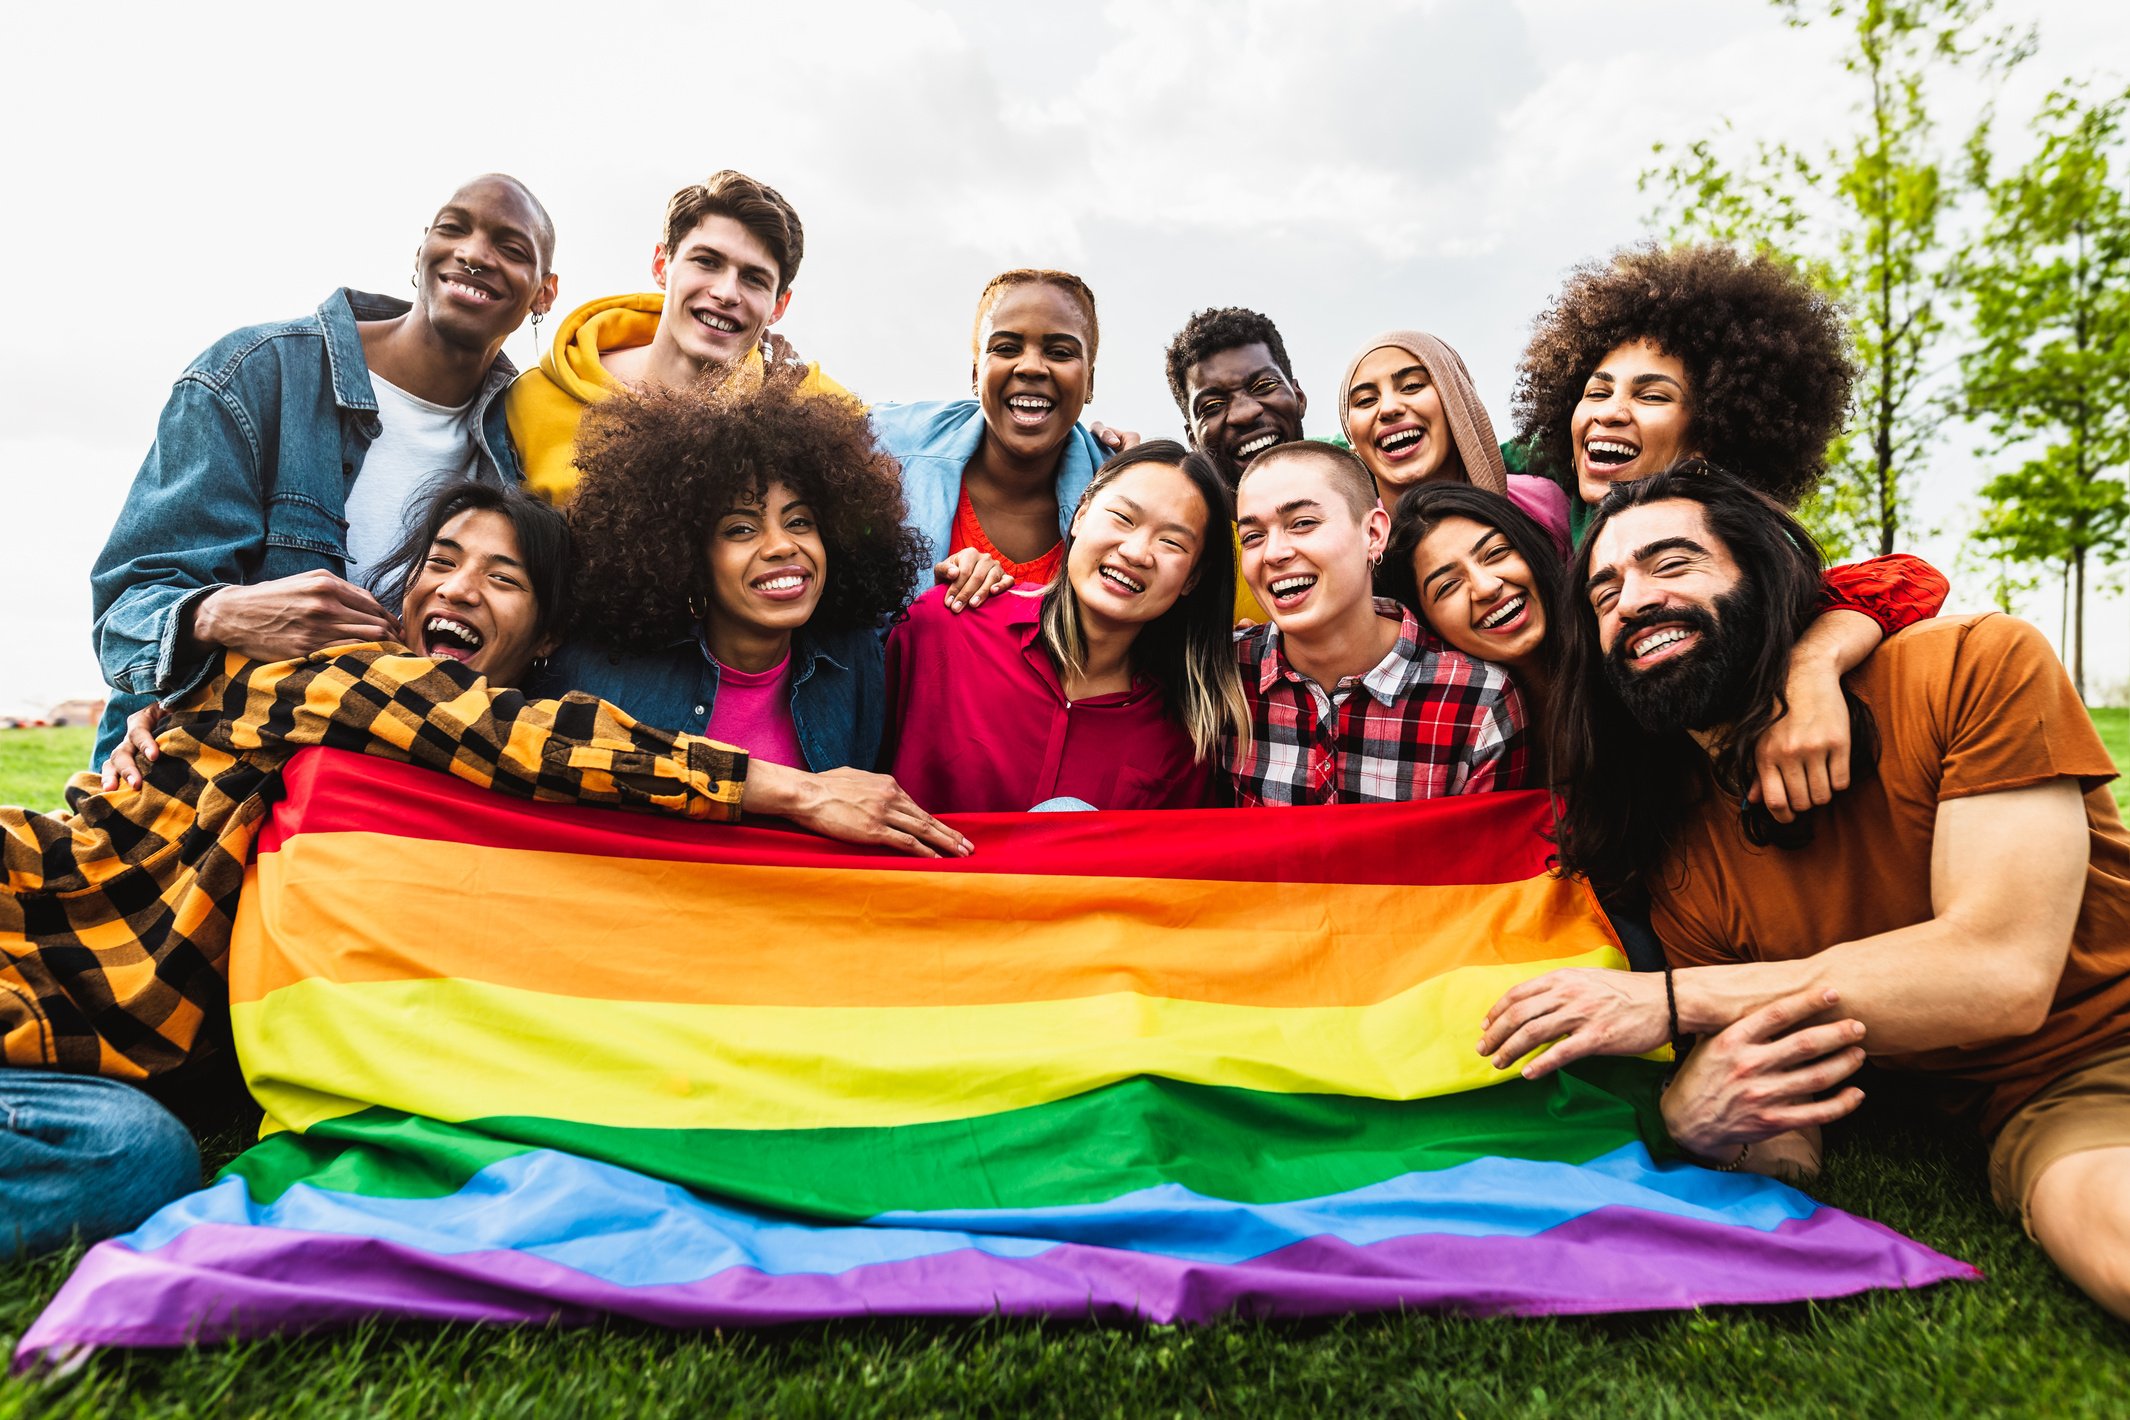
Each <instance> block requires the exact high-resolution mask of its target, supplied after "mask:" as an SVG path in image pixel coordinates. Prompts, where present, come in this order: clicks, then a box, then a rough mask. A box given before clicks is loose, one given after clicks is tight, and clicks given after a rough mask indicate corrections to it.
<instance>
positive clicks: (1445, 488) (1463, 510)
mask: <svg viewBox="0 0 2130 1420" xmlns="http://www.w3.org/2000/svg"><path fill="white" fill-rule="evenodd" d="M1260 457H1262V455H1260ZM1446 518H1469V519H1471V520H1472V521H1473V522H1475V523H1478V524H1480V525H1481V526H1482V527H1489V528H1492V529H1494V531H1496V532H1498V533H1500V534H1501V536H1502V538H1503V540H1504V541H1506V542H1507V543H1508V544H1509V548H1510V550H1511V551H1513V552H1514V553H1515V554H1516V555H1517V556H1518V557H1521V558H1522V559H1523V560H1524V565H1525V566H1526V567H1529V568H1530V569H1531V595H1533V596H1535V597H1537V598H1538V606H1539V610H1540V612H1541V613H1542V614H1543V615H1544V617H1545V627H1546V634H1545V639H1544V640H1543V641H1541V642H1540V643H1539V659H1540V663H1541V665H1542V666H1543V668H1544V669H1543V672H1542V677H1541V678H1542V679H1543V680H1544V682H1545V683H1546V684H1547V685H1549V686H1551V685H1553V684H1555V683H1556V680H1557V678H1556V677H1555V676H1554V674H1553V672H1554V670H1555V669H1556V668H1557V667H1558V665H1559V661H1560V644H1561V643H1560V637H1559V635H1558V633H1557V630H1556V628H1558V627H1559V626H1560V624H1561V620H1562V617H1563V608H1564V606H1565V605H1566V603H1567V599H1566V598H1565V597H1563V596H1562V595H1561V584H1560V578H1561V556H1560V553H1559V552H1557V551H1555V550H1554V547H1553V539H1552V537H1551V536H1550V535H1549V534H1548V533H1547V532H1546V530H1545V529H1544V528H1542V527H1540V526H1539V525H1538V521H1537V520H1536V519H1535V518H1533V517H1532V516H1531V515H1530V514H1529V513H1526V512H1525V511H1524V510H1523V509H1521V508H1519V507H1517V506H1516V505H1515V504H1514V503H1512V502H1510V501H1509V500H1508V499H1507V498H1506V497H1504V496H1502V495H1501V494H1499V493H1496V492H1494V491H1493V490H1491V489H1487V488H1475V487H1473V486H1472V485H1471V484H1469V483H1452V482H1448V481H1443V482H1439V483H1416V484H1414V485H1413V486H1412V487H1410V488H1408V489H1406V490H1405V492H1404V493H1402V494H1400V495H1399V497H1398V506H1397V507H1396V508H1395V509H1393V510H1392V511H1391V515H1390V538H1389V540H1388V541H1387V542H1385V543H1384V545H1383V565H1382V566H1381V567H1380V568H1379V569H1377V572H1376V591H1377V592H1378V593H1379V594H1381V595H1383V596H1386V597H1391V598H1394V599H1395V600H1397V601H1400V602H1403V603H1404V604H1405V605H1406V606H1408V607H1410V608H1412V612H1413V615H1415V616H1417V617H1419V618H1420V620H1421V621H1422V622H1424V623H1427V624H1428V625H1430V626H1432V625H1433V623H1432V622H1431V621H1430V620H1429V618H1428V614H1427V608H1426V607H1424V606H1422V605H1421V604H1420V581H1419V578H1418V577H1416V576H1414V575H1413V554H1414V553H1415V552H1418V551H1419V550H1420V544H1421V543H1422V542H1424V541H1426V539H1427V535H1428V534H1429V533H1431V532H1433V531H1434V530H1435V528H1436V526H1437V525H1438V524H1440V523H1441V522H1442V521H1443V520H1444V519H1446ZM1436 634H1437V635H1440V634H1441V633H1440V632H1439V630H1438V631H1437V633H1436ZM1526 688H1527V689H1528V687H1526Z"/></svg>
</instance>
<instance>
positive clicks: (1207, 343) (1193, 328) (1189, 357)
mask: <svg viewBox="0 0 2130 1420" xmlns="http://www.w3.org/2000/svg"><path fill="white" fill-rule="evenodd" d="M1245 345H1263V346H1264V347H1265V348H1266V349H1267V350H1269V351H1271V352H1272V363H1273V364H1275V365H1277V366H1279V372H1280V373H1281V374H1283V375H1285V376H1286V377H1287V379H1288V380H1289V381H1290V382H1291V381H1292V380H1293V379H1294V365H1293V363H1292V362H1290V361H1289V360H1288V359H1287V342H1286V341H1284V340H1281V339H1280V338H1279V327H1278V326H1276V325H1274V324H1273V323H1272V318H1271V317H1270V316H1264V315H1259V314H1258V313H1257V312H1256V311H1252V310H1246V309H1245V308H1243V307H1241V306H1221V307H1219V308H1217V309H1214V310H1205V311H1199V312H1197V313H1196V314H1194V315H1193V316H1192V317H1191V318H1190V319H1189V320H1187V321H1185V322H1184V323H1183V329H1182V330H1179V331H1177V332H1176V337H1175V339H1173V340H1171V341H1170V342H1169V349H1168V369H1169V393H1170V394H1171V395H1173V396H1175V399H1176V407H1177V408H1178V409H1180V410H1182V411H1183V419H1184V423H1185V424H1186V425H1188V424H1189V423H1190V421H1191V401H1190V396H1189V395H1188V394H1186V393H1185V391H1184V388H1183V377H1184V374H1185V372H1186V371H1188V370H1189V369H1190V368H1191V366H1193V365H1195V364H1197V363H1198V362H1199V361H1201V360H1203V359H1206V358H1207V357H1208V356H1212V355H1218V354H1220V353H1221V352H1222V351H1223V350H1239V349H1241V348H1242V347H1243V346H1245Z"/></svg>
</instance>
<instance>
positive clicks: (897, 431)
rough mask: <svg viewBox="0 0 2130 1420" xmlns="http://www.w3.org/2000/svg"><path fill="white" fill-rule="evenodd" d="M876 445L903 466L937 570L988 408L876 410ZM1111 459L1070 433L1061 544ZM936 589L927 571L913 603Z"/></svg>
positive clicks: (928, 404)
mask: <svg viewBox="0 0 2130 1420" xmlns="http://www.w3.org/2000/svg"><path fill="white" fill-rule="evenodd" d="M871 415H872V421H873V439H874V441H875V442H876V443H878V444H879V445H880V447H881V448H882V449H884V450H886V451H887V452H888V453H890V454H893V455H894V456H895V458H896V459H898V460H899V461H900V462H901V464H902V496H903V499H904V501H906V502H907V503H908V504H909V507H910V517H909V526H910V527H912V528H914V529H915V530H916V531H917V532H918V533H919V534H920V535H921V536H922V537H923V538H924V540H925V541H926V542H927V543H929V544H930V545H931V548H932V560H933V561H935V562H937V561H940V560H941V559H943V558H945V557H946V555H947V554H948V553H949V552H950V551H952V550H953V549H952V548H950V547H949V546H948V545H947V544H948V540H949V538H950V537H951V535H952V533H953V530H954V509H955V506H956V505H957V504H958V503H960V502H961V475H962V470H963V469H965V468H967V467H968V466H969V460H970V459H972V458H975V457H976V451H977V449H979V448H980V447H982V445H983V442H984V411H983V407H982V406H981V405H979V404H978V403H977V402H976V401H975V400H973V399H943V400H926V401H923V402H921V403H917V404H876V405H874V406H873V407H872V410H871ZM1108 457H1109V450H1108V449H1106V448H1104V447H1103V446H1102V441H1101V440H1099V439H1097V438H1096V437H1095V436H1094V435H1092V434H1090V433H1088V432H1087V430H1086V429H1085V428H1084V427H1082V426H1081V425H1078V424H1075V425H1073V426H1072V433H1071V434H1069V435H1067V436H1066V439H1065V445H1064V447H1063V448H1062V449H1061V450H1059V453H1058V536H1059V537H1063V536H1064V535H1065V533H1066V531H1067V530H1068V529H1070V528H1071V526H1072V515H1073V511H1074V510H1075V509H1077V508H1078V507H1079V506H1080V496H1081V495H1082V494H1084V493H1085V492H1087V485H1088V484H1089V483H1090V482H1091V481H1092V480H1093V479H1094V476H1095V470H1096V469H1097V468H1099V467H1101V465H1102V461H1103V460H1104V459H1106V458H1108ZM931 588H932V569H931V568H929V567H927V568H925V569H924V570H923V571H922V572H920V573H919V574H918V577H917V580H916V581H915V582H913V583H912V584H911V585H910V595H909V600H911V601H915V600H917V598H919V597H921V596H923V595H924V594H925V593H926V592H927V591H930V590H931Z"/></svg>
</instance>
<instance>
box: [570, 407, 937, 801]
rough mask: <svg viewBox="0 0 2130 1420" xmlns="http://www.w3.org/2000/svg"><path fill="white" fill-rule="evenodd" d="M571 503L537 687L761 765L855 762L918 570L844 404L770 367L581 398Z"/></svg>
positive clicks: (883, 481) (869, 733)
mask: <svg viewBox="0 0 2130 1420" xmlns="http://www.w3.org/2000/svg"><path fill="white" fill-rule="evenodd" d="M577 465H578V467H579V468H580V469H581V470H583V478H582V480H581V481H580V482H579V483H578V485H577V490H576V494H575V496H574V498H572V500H571V502H570V505H569V520H570V529H571V532H572V533H573V534H574V536H575V538H576V542H577V549H578V559H577V567H576V573H575V579H574V582H575V585H574V588H573V590H574V593H575V598H576V604H577V613H576V618H575V621H574V623H573V626H572V630H571V635H570V639H569V641H568V643H567V644H566V645H565V646H564V647H563V648H562V650H561V651H560V652H558V653H557V655H556V656H555V658H554V661H553V663H552V664H550V665H549V666H548V667H547V669H546V671H545V672H544V674H543V676H542V678H541V682H540V683H541V684H542V685H543V686H554V687H561V688H567V689H571V690H583V691H587V692H589V693H591V694H594V695H598V696H600V697H601V698H603V699H606V700H609V701H611V702H612V703H613V704H616V705H619V706H621V707H622V708H623V709H625V710H627V711H628V712H629V713H630V714H631V715H633V716H635V717H636V718H637V719H639V720H641V721H644V722H646V723H648V724H653V725H665V726H670V727H672V728H674V729H679V730H687V731H691V732H695V733H701V734H707V735H710V736H712V737H713V738H716V739H718V740H720V741H721V742H723V743H726V744H734V745H738V746H740V747H741V748H744V749H745V750H747V751H748V753H749V754H750V755H752V756H753V757H754V758H756V759H760V760H767V761H771V762H774V763H779V764H788V765H791V766H793V767H794V768H799V769H806V770H811V771H813V772H815V773H824V772H826V771H829V770H834V769H841V768H856V769H859V770H870V769H871V768H872V767H873V761H874V759H875V758H876V756H877V755H878V752H879V747H880V734H881V726H882V721H883V716H884V711H885V707H886V699H885V690H884V678H883V669H882V666H883V659H882V658H883V651H882V640H881V634H882V630H883V628H884V627H885V626H886V624H887V622H888V620H889V618H891V617H892V616H894V614H895V613H896V612H898V611H900V610H901V608H902V605H903V602H904V600H905V599H906V597H907V593H908V589H909V587H910V586H911V585H912V583H913V582H915V581H916V580H917V578H918V577H919V576H920V575H921V574H923V573H924V572H926V571H927V570H928V569H929V567H930V560H929V558H928V557H927V556H926V555H925V549H924V547H923V544H922V542H921V540H920V539H919V538H918V536H917V535H916V534H915V533H914V532H912V531H910V530H909V529H908V528H906V527H904V526H903V518H904V511H905V510H904V507H903V499H902V489H901V484H900V480H899V478H898V477H897V472H896V467H895V463H894V460H893V459H891V458H889V457H888V456H887V455H885V454H883V453H881V452H879V451H878V450H877V449H876V448H875V447H874V445H873V438H872V431H871V430H870V428H869V427H868V426H867V424H866V419H865V412H864V411H863V410H862V409H860V408H859V407H858V406H857V405H856V404H855V403H853V402H852V401H850V400H847V399H842V398H839V397H835V396H830V395H811V394H805V393H802V392H801V391H800V388H799V385H798V381H797V379H796V378H795V377H793V376H792V375H790V374H786V373H773V374H771V375H770V376H769V377H768V378H767V379H766V380H765V382H764V383H763V384H762V385H761V386H760V387H758V388H756V389H754V390H752V391H737V392H733V393H731V394H726V393H723V392H706V391H702V390H669V389H665V388H662V387H661V388H658V389H654V390H645V391H638V392H627V393H621V394H616V395H615V396H614V397H612V398H610V399H608V400H605V401H603V402H601V403H600V404H598V405H595V406H593V407H592V408H591V409H590V410H589V411H587V413H586V415H585V423H584V426H583V429H582V431H581V432H580V434H579V436H578V445H577Z"/></svg>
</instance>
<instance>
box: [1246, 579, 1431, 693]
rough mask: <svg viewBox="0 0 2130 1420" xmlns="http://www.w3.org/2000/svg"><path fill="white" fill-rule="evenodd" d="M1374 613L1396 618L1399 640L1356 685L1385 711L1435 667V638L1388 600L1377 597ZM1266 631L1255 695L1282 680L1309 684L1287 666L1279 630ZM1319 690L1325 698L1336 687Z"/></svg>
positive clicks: (1272, 626)
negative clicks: (1383, 707) (1263, 652)
mask: <svg viewBox="0 0 2130 1420" xmlns="http://www.w3.org/2000/svg"><path fill="white" fill-rule="evenodd" d="M1375 610H1376V615H1377V616H1380V617H1384V618H1386V619H1388V618H1390V617H1396V618H1397V620H1398V640H1397V642H1396V644H1394V645H1393V646H1392V647H1391V648H1390V650H1389V651H1388V652H1386V653H1385V654H1384V657H1383V659H1382V660H1380V661H1378V662H1376V664H1375V667H1374V669H1372V670H1370V671H1369V672H1368V673H1367V674H1366V675H1363V676H1362V677H1360V680H1359V684H1360V686H1361V688H1362V689H1364V690H1366V691H1367V692H1368V693H1369V695H1370V696H1372V697H1373V698H1374V699H1375V701H1376V703H1377V704H1379V705H1383V706H1385V707H1388V706H1391V705H1395V704H1397V703H1398V701H1400V700H1402V699H1403V698H1404V697H1405V696H1406V695H1407V694H1408V693H1410V691H1411V690H1412V688H1413V686H1414V685H1415V684H1416V683H1418V682H1419V681H1420V680H1421V679H1422V678H1423V677H1424V676H1425V675H1426V674H1427V673H1428V670H1429V668H1430V667H1431V666H1432V665H1433V664H1434V660H1435V654H1434V651H1435V648H1434V644H1433V643H1434V637H1433V635H1432V634H1430V633H1429V632H1427V631H1425V630H1423V629H1422V628H1421V626H1420V621H1419V618H1417V617H1415V616H1414V615H1413V614H1412V611H1411V610H1410V609H1409V608H1407V607H1405V606H1403V605H1402V604H1400V603H1398V602H1395V601H1392V600H1391V599H1390V598H1389V597H1377V598H1376V599H1375ZM1265 631H1266V636H1265V655H1264V660H1263V661H1262V663H1261V664H1260V665H1259V667H1258V671H1257V690H1258V693H1259V694H1260V695H1262V694H1264V693H1265V692H1266V691H1268V690H1270V689H1272V687H1273V685H1274V684H1276V683H1277V682H1278V681H1280V680H1282V679H1285V680H1290V681H1293V682H1295V683H1297V684H1300V683H1301V682H1303V681H1306V680H1308V679H1309V677H1307V676H1305V675H1303V674H1302V673H1301V672H1300V671H1298V670H1295V669H1294V668H1293V667H1292V666H1290V665H1289V664H1288V663H1287V658H1286V656H1285V655H1283V654H1282V653H1281V650H1280V634H1279V627H1278V626H1277V625H1275V624H1273V623H1271V622H1266V623H1265ZM1344 684H1346V682H1345V681H1341V682H1339V685H1344ZM1321 688H1322V689H1323V691H1324V693H1325V694H1327V695H1335V694H1337V693H1338V689H1339V686H1337V685H1333V686H1324V687H1321Z"/></svg>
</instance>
